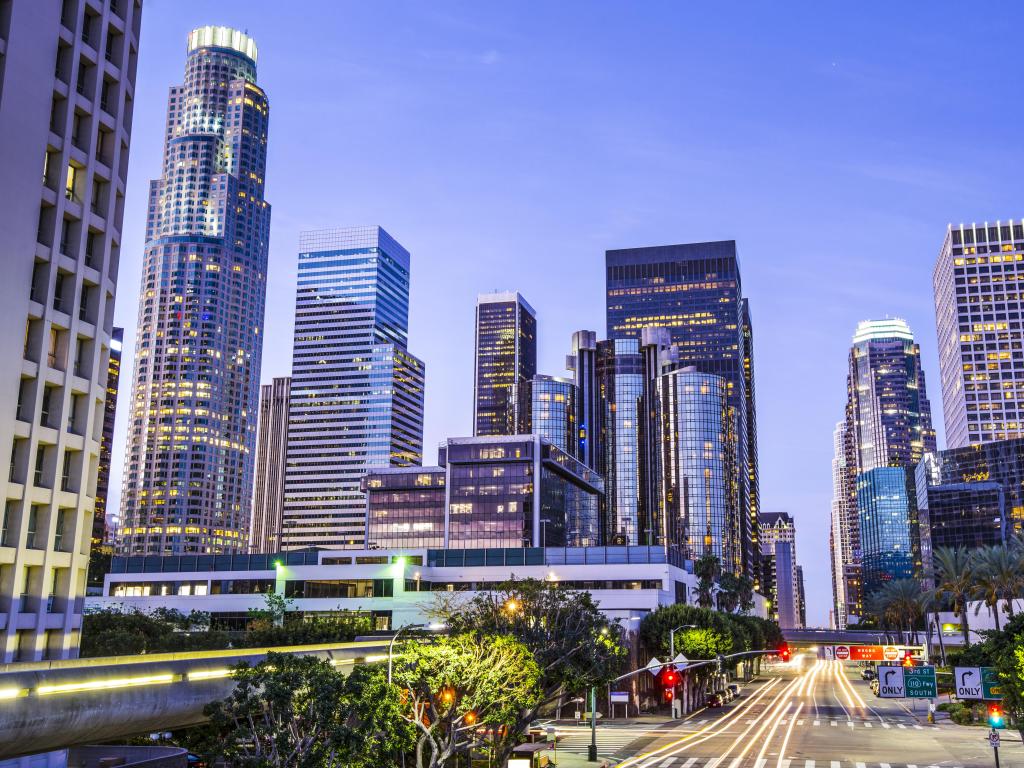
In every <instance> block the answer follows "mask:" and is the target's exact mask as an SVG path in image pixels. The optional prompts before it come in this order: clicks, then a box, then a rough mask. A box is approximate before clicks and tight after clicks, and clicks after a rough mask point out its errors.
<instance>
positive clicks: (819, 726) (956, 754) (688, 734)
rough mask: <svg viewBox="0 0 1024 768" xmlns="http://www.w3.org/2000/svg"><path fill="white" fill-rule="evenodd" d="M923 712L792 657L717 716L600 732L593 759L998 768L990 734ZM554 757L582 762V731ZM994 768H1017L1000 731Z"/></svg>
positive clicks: (757, 767)
mask: <svg viewBox="0 0 1024 768" xmlns="http://www.w3.org/2000/svg"><path fill="white" fill-rule="evenodd" d="M926 716H927V706H926V704H925V702H918V703H917V713H916V715H915V713H914V711H913V709H912V703H911V702H909V701H902V700H890V699H879V698H876V697H875V696H874V695H873V694H872V693H871V691H870V690H869V688H868V684H867V683H865V682H863V681H862V680H861V679H860V676H859V670H858V669H856V668H853V667H845V668H844V667H843V665H842V663H841V662H827V661H820V660H817V659H812V658H809V657H806V656H804V657H798V658H796V659H795V660H794V661H793V663H791V664H783V665H778V666H776V667H774V668H773V669H772V670H770V671H769V673H768V674H767V675H766V676H764V677H762V678H761V679H759V680H757V681H755V682H753V683H751V684H749V685H747V686H746V687H745V688H744V690H743V695H742V696H741V697H740V698H738V699H735V700H734V701H733V702H732V703H731V704H729V705H727V706H726V707H724V708H722V709H715V710H703V711H700V712H698V713H696V714H695V715H693V716H691V718H690V719H688V720H685V721H680V722H678V723H677V724H671V723H665V724H656V723H648V724H639V723H633V724H624V725H616V724H614V723H608V724H601V725H600V726H599V728H598V754H599V756H600V757H601V759H602V760H608V761H609V762H614V761H618V765H619V766H621V767H622V768H904V767H906V768H931V767H932V766H942V767H943V768H955V767H956V766H960V767H961V768H977V767H980V766H993V765H994V764H995V762H994V760H993V755H992V749H991V748H990V747H989V745H988V742H987V740H986V736H987V729H985V728H980V727H975V728H969V727H961V726H957V725H954V724H952V723H950V722H948V721H940V723H939V724H937V725H930V724H928V723H927V722H926ZM559 734H560V749H562V750H563V751H566V752H571V753H575V754H580V753H581V752H582V753H584V754H585V752H586V744H588V743H589V731H588V730H587V729H585V728H582V727H580V728H577V727H575V726H573V727H569V728H559ZM1001 736H1002V747H1001V749H1000V755H999V756H1000V766H1001V768H1024V748H1022V746H1021V743H1020V741H1019V737H1018V735H1017V733H1016V732H1015V731H1002V732H1001Z"/></svg>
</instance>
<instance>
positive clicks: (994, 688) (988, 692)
mask: <svg viewBox="0 0 1024 768" xmlns="http://www.w3.org/2000/svg"><path fill="white" fill-rule="evenodd" d="M1000 686H1001V683H1000V681H999V675H998V674H996V671H995V670H994V669H993V668H992V667H982V668H981V690H982V695H983V696H984V697H985V698H986V699H987V700H989V701H998V700H1000V699H1002V698H1003V689H1002V688H1001V687H1000Z"/></svg>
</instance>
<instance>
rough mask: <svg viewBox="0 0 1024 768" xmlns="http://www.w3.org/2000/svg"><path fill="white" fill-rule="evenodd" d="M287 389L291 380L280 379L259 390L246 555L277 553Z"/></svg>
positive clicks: (284, 453) (282, 480)
mask: <svg viewBox="0 0 1024 768" xmlns="http://www.w3.org/2000/svg"><path fill="white" fill-rule="evenodd" d="M291 386H292V380H291V377H289V376H283V377H281V378H275V379H274V380H273V381H272V382H271V383H270V384H264V385H263V386H261V387H260V412H259V421H258V424H257V428H256V476H255V482H254V484H253V498H252V522H251V523H250V525H249V551H250V552H280V551H281V522H282V519H283V517H282V515H283V513H284V470H285V465H286V463H287V459H288V453H287V448H288V404H289V402H290V400H291V397H290V395H291Z"/></svg>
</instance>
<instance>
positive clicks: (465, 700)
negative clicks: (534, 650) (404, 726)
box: [394, 633, 540, 768]
mask: <svg viewBox="0 0 1024 768" xmlns="http://www.w3.org/2000/svg"><path fill="white" fill-rule="evenodd" d="M394 680H395V683H396V684H397V685H398V686H399V687H400V688H401V689H403V691H404V692H405V701H404V706H403V707H402V708H401V710H400V713H401V717H402V719H403V720H404V721H405V722H406V723H408V724H409V725H411V726H412V727H414V728H415V729H416V732H417V739H416V765H417V768H437V766H440V765H443V764H445V763H446V762H447V761H448V760H449V759H451V758H452V757H453V756H455V755H457V754H459V753H460V752H462V751H464V750H471V749H474V748H478V747H480V746H481V745H483V744H484V743H487V742H490V743H492V744H494V745H495V746H500V744H501V742H502V741H503V733H502V732H503V730H504V729H506V728H507V727H508V724H509V723H514V722H516V720H517V718H518V717H519V716H520V713H521V712H522V711H523V710H529V709H531V708H532V707H534V706H535V705H536V703H537V702H538V700H539V699H540V689H539V685H538V684H539V681H540V669H539V668H538V666H537V662H536V661H534V658H533V656H532V654H531V653H530V651H529V650H528V649H527V648H526V647H525V646H524V645H523V644H522V643H521V642H519V641H518V640H516V639H515V638H514V637H510V636H508V635H484V634H477V633H463V634H457V635H452V636H448V637H441V638H438V639H437V641H436V642H433V643H419V642H415V641H411V642H407V643H406V644H405V645H404V646H403V648H402V651H401V662H400V663H399V664H398V665H397V666H396V667H395V672H394ZM502 763H503V760H502V761H500V762H499V764H502Z"/></svg>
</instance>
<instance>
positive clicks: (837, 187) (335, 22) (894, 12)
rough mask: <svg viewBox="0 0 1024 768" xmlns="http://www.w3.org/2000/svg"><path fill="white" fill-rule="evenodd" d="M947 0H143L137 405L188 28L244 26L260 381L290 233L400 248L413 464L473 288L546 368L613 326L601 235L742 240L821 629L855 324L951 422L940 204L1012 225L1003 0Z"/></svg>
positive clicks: (646, 241)
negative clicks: (161, 188) (938, 302)
mask: <svg viewBox="0 0 1024 768" xmlns="http://www.w3.org/2000/svg"><path fill="white" fill-rule="evenodd" d="M968 8H969V6H966V5H962V4H961V5H955V4H952V3H927V4H924V3H920V4H898V3H887V4H881V3H877V4H875V3H857V4H840V3H821V2H816V3H811V2H807V3H798V2H789V3H785V4H783V3H767V2H761V3H755V2H748V3H738V2H737V3H725V2H723V3H704V4H697V3H678V2H645V3H626V2H615V3H613V2H599V1H597V0H594V1H591V2H563V3H544V2H514V3H505V4H498V3H491V2H441V1H437V2H372V3H367V2H361V3H357V2H341V1H338V0H333V1H328V2H314V0H305V1H304V2H302V3H296V2H293V3H282V2H269V1H266V2H263V1H261V0H218V2H216V3H213V2H209V1H208V0H206V1H202V0H146V4H145V10H144V12H143V20H142V41H141V52H140V58H139V71H138V80H137V85H136V107H135V120H134V130H133V139H132V154H131V166H130V172H129V188H128V200H127V208H126V213H125V226H124V229H125V232H124V243H123V248H122V254H123V255H122V260H121V272H120V278H119V295H118V302H117V309H116V313H115V315H116V322H117V324H119V325H124V326H125V328H126V342H127V343H126V349H127V354H126V358H127V361H128V362H127V365H126V366H125V369H124V371H125V373H124V377H123V379H122V382H123V386H122V390H121V401H120V404H119V411H118V424H117V429H118V436H117V440H116V442H115V460H114V484H115V486H116V487H115V490H114V496H115V498H112V503H111V509H116V508H117V499H118V498H119V495H120V469H121V459H122V456H123V452H124V439H125V425H126V421H127V413H128V404H129V395H130V380H131V351H132V347H133V343H134V328H135V322H136V313H137V297H138V286H139V274H140V265H141V255H142V248H143V227H144V218H145V204H146V189H147V185H148V181H149V179H151V178H153V177H155V176H156V175H157V174H159V171H160V159H161V153H162V136H163V127H164V117H165V114H164V113H165V108H166V98H167V89H168V87H169V86H170V85H172V84H175V83H180V82H181V79H182V74H183V68H184V54H185V38H186V35H187V33H188V31H189V30H190V29H192V28H193V27H196V26H200V25H203V24H227V25H231V26H235V27H238V28H240V29H245V30H248V32H249V33H250V34H251V35H252V36H253V37H254V38H255V39H256V41H257V44H258V45H259V63H258V66H259V82H260V84H261V85H262V86H263V87H264V88H265V89H266V90H267V93H268V95H269V97H270V104H271V117H270V146H269V166H268V171H267V199H268V200H269V201H270V202H271V204H272V206H273V214H272V231H271V247H270V271H269V286H268V295H267V318H266V331H267V333H266V341H265V347H264V356H263V380H264V381H269V380H270V379H271V378H272V377H273V376H282V375H287V374H288V372H289V368H290V362H291V331H292V312H293V303H294V289H295V286H294V282H295V269H296V245H297V240H298V233H299V231H301V230H303V229H314V228H321V227H331V226H349V225H360V224H380V225H382V226H383V227H384V228H385V229H387V230H388V231H389V232H390V233H391V234H392V235H393V236H394V237H395V238H397V239H398V240H399V241H400V242H401V243H402V244H403V245H405V246H406V247H407V248H408V249H409V250H410V251H411V252H412V303H411V317H410V326H411V327H410V350H411V351H412V352H413V353H414V354H416V355H418V356H419V357H421V358H423V359H424V360H425V361H426V364H427V404H426V411H427V412H426V435H425V445H426V446H427V447H426V450H425V458H426V459H427V460H428V461H429V462H433V460H434V458H435V448H434V446H436V444H437V443H438V442H439V441H440V440H441V439H442V438H444V437H445V436H447V435H462V434H468V433H469V431H470V416H471V390H472V346H473V334H472V324H473V306H474V300H475V296H476V294H477V293H478V292H481V291H486V290H491V289H495V288H497V289H518V290H520V291H522V292H523V294H524V295H525V296H526V297H527V299H528V300H529V301H530V303H531V304H532V305H533V306H534V307H535V308H536V309H537V312H538V325H539V339H540V343H539V350H540V351H539V355H540V360H539V368H540V370H541V371H543V372H545V373H549V374H556V375H557V374H561V373H563V363H564V355H565V352H566V351H567V350H568V347H569V341H570V335H571V333H572V331H573V330H575V329H578V328H590V329H594V330H597V331H598V332H599V333H601V334H602V335H603V333H604V330H605V329H604V300H603V290H604V274H603V260H604V251H605V249H607V248H621V247H629V246H643V245H658V244H666V243H679V242H693V241H702V240H715V239H735V240H736V241H737V243H738V247H739V253H740V260H741V269H742V275H743V291H744V293H745V294H746V295H747V296H748V297H749V298H750V301H751V306H752V311H753V318H754V333H755V353H756V369H755V371H756V381H757V398H758V422H759V443H760V445H759V447H760V458H761V495H762V501H763V508H764V509H765V510H766V511H773V510H785V511H789V512H791V513H792V514H793V515H794V516H795V518H796V521H797V526H798V545H797V546H798V557H799V559H800V561H801V562H803V564H804V569H805V574H806V580H807V592H808V603H809V605H808V619H809V621H810V622H811V623H824V622H825V621H827V618H828V610H829V608H830V603H831V578H830V571H829V564H828V526H829V503H830V498H831V467H830V462H831V458H832V430H833V427H834V424H835V422H836V421H837V420H838V419H839V418H840V416H841V414H842V406H843V402H844V398H845V370H846V354H847V350H848V346H849V341H850V336H851V334H852V332H853V329H854V326H855V325H856V323H857V322H858V321H859V320H862V319H867V318H873V317H880V316H884V315H896V316H901V317H904V318H906V319H907V320H908V322H909V323H910V325H911V327H912V329H913V330H914V332H915V334H916V336H917V338H918V340H919V342H920V343H921V346H922V349H923V353H924V360H925V369H926V375H927V379H928V390H929V394H930V396H931V398H932V410H933V415H934V418H935V421H936V424H937V426H938V428H939V434H940V441H939V443H940V446H943V445H944V442H943V440H942V418H941V413H942V407H941V397H940V388H939V378H938V364H937V360H936V354H935V348H936V343H935V322H934V309H933V304H932V293H931V270H932V266H933V263H934V259H935V256H936V255H937V253H938V249H939V246H940V244H941V242H942V237H943V234H944V231H945V228H946V225H947V223H949V222H953V223H958V222H960V221H965V222H971V221H984V220H992V221H994V220H995V219H999V218H1001V219H1003V220H1006V219H1008V218H1011V217H1015V216H1016V217H1020V216H1021V215H1024V210H1021V209H1020V208H1016V207H1015V204H1016V203H1017V202H1018V201H1019V180H1017V181H1015V178H1016V177H1014V176H1013V174H1011V173H1009V172H1008V171H1009V170H1011V169H1013V168H1021V167H1022V166H1021V160H1022V150H1021V142H1020V134H1021V123H1022V120H1021V118H1022V115H1021V112H1022V109H1024V107H1022V106H1021V102H1020V99H1019V98H1017V97H1016V94H1017V92H1018V90H1019V87H1018V86H1019V74H1020V68H1021V63H1020V56H1019V53H1018V52H1017V51H1018V50H1019V45H1018V41H1017V39H1016V37H1015V35H1014V30H1015V29H1019V28H1020V23H1021V20H1022V15H1024V14H1022V12H1021V9H1020V8H1019V7H1018V6H1016V5H1014V4H1011V3H991V4H986V6H985V11H986V13H985V14H984V15H981V14H974V13H971V14H968V13H967V10H968Z"/></svg>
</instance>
